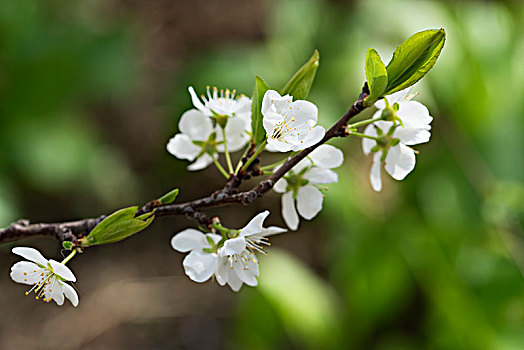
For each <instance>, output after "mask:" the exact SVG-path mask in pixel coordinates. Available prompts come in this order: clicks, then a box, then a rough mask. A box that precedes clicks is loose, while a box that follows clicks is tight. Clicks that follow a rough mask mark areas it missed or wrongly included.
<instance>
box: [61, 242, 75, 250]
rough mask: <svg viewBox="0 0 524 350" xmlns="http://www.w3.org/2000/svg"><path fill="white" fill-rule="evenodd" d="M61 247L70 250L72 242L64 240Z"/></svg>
mask: <svg viewBox="0 0 524 350" xmlns="http://www.w3.org/2000/svg"><path fill="white" fill-rule="evenodd" d="M62 247H64V249H66V250H71V249H73V247H74V245H73V242H69V241H64V242H62Z"/></svg>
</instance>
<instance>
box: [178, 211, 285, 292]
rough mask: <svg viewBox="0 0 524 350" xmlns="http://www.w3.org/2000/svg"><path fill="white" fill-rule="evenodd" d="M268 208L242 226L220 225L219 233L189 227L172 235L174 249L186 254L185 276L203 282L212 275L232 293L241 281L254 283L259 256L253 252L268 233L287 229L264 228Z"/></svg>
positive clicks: (260, 246)
mask: <svg viewBox="0 0 524 350" xmlns="http://www.w3.org/2000/svg"><path fill="white" fill-rule="evenodd" d="M268 215H269V211H264V212H262V213H260V214H258V215H257V216H255V217H254V218H253V219H252V220H251V221H250V222H249V223H248V224H247V225H246V226H244V228H242V229H240V230H230V229H226V228H224V227H221V228H220V230H221V233H222V236H221V235H218V234H215V233H207V234H204V233H203V232H201V231H198V230H195V229H191V228H188V229H186V230H184V231H181V232H179V233H178V234H176V235H175V236H173V238H172V240H171V246H172V247H173V249H175V250H177V251H179V252H182V253H187V252H189V254H188V255H187V256H186V257H185V258H184V261H183V266H184V270H185V272H186V275H188V276H189V278H191V279H192V280H193V281H195V282H200V283H201V282H205V281H207V280H209V279H210V278H211V277H212V276H215V278H216V280H217V282H218V283H219V284H220V285H221V286H223V285H225V284H228V285H229V286H230V287H231V289H232V290H234V291H235V292H237V291H239V290H240V288H241V287H242V284H243V283H245V284H247V285H248V286H256V285H257V283H258V282H257V279H256V277H257V276H258V274H259V271H258V259H257V257H256V255H255V252H263V245H268V244H269V242H268V240H267V237H268V236H271V235H274V234H278V233H282V232H286V230H285V229H283V228H280V227H274V226H272V227H267V228H265V227H263V226H262V225H263V223H264V220H265V219H266V218H267V216H268Z"/></svg>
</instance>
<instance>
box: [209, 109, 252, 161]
mask: <svg viewBox="0 0 524 350" xmlns="http://www.w3.org/2000/svg"><path fill="white" fill-rule="evenodd" d="M245 130H246V125H245V121H244V120H243V119H241V118H237V117H230V118H229V119H228V121H227V124H226V138H227V148H228V151H229V152H236V151H238V150H240V149H241V148H242V147H244V146H245V145H246V144H247V142H248V141H249V136H248V134H246V132H245ZM216 132H217V142H221V141H223V137H222V129H221V128H220V126H218V125H217V127H216ZM217 149H218V151H219V152H224V151H225V148H224V145H223V144H221V145H218V146H217Z"/></svg>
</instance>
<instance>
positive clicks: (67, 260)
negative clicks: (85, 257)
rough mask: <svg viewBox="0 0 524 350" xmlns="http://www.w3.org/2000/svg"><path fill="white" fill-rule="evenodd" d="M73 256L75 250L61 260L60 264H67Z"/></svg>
mask: <svg viewBox="0 0 524 350" xmlns="http://www.w3.org/2000/svg"><path fill="white" fill-rule="evenodd" d="M75 255H76V249H73V251H72V252H71V253H70V254H69V255H68V256H67V258H65V259H64V260H62V262H61V264H64V265H65V264H67V263H68V262H69V260H71V259H73V257H74V256H75Z"/></svg>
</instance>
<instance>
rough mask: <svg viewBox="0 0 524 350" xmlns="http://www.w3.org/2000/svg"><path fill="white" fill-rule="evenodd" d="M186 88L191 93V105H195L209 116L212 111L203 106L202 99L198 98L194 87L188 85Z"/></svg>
mask: <svg viewBox="0 0 524 350" xmlns="http://www.w3.org/2000/svg"><path fill="white" fill-rule="evenodd" d="M187 90H188V91H189V94H190V95H191V101H192V102H193V106H195V107H196V108H197V109H198V110H200V111H202V112H204V113H206V114H207V115H208V116H211V115H212V113H211V112H210V111H209V109H208V108H206V107H205V106H204V104H203V103H202V101H200V99H199V98H198V96H197V94H196V92H195V89H193V87H192V86H190V87H188V88H187Z"/></svg>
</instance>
